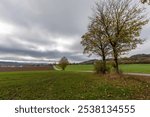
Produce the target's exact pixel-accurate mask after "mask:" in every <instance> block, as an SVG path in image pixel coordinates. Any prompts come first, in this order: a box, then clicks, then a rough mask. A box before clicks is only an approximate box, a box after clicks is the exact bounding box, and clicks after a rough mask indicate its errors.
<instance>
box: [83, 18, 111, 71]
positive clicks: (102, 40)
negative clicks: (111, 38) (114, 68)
mask: <svg viewBox="0 0 150 117" xmlns="http://www.w3.org/2000/svg"><path fill="white" fill-rule="evenodd" d="M90 19H91V20H90V24H89V26H88V32H87V33H85V34H84V35H83V36H82V41H81V44H82V45H83V46H84V53H88V54H89V55H92V54H95V55H98V56H100V57H101V58H102V65H103V69H102V71H99V72H102V73H103V74H105V73H106V57H107V55H108V54H109V52H110V48H109V42H108V40H107V39H106V36H105V35H103V34H101V33H100V32H101V31H102V27H101V26H100V25H98V21H97V18H96V17H91V18H90Z"/></svg>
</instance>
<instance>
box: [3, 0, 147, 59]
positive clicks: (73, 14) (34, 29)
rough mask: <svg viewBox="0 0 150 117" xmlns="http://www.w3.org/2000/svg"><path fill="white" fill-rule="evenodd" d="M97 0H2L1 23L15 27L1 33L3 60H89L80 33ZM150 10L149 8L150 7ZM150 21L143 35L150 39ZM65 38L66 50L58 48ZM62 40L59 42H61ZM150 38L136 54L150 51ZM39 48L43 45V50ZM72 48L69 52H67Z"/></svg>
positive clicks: (81, 33) (83, 31) (83, 29)
mask: <svg viewBox="0 0 150 117" xmlns="http://www.w3.org/2000/svg"><path fill="white" fill-rule="evenodd" d="M95 1H96V0H0V22H5V23H8V24H11V25H12V26H13V27H14V32H13V33H12V34H7V35H1V34H0V40H1V41H0V59H10V60H11V59H16V60H20V58H21V59H22V60H25V58H22V57H23V56H24V57H26V56H27V57H33V58H35V59H38V60H39V59H41V60H42V59H43V58H45V59H56V60H59V59H60V57H62V56H66V57H68V59H70V60H71V61H82V60H87V59H89V58H88V57H87V55H83V54H82V52H83V47H82V45H81V44H80V41H81V36H82V35H83V34H84V33H85V32H86V30H87V25H88V22H89V20H88V16H91V14H92V10H91V8H92V7H93V6H94V2H95ZM148 11H150V9H148ZM149 30H150V24H148V26H146V27H145V28H144V30H143V31H142V37H144V38H147V39H148V38H150V36H149ZM59 39H62V40H63V42H64V43H66V42H67V43H69V44H64V45H63V43H62V46H63V48H64V50H63V51H60V50H57V48H56V47H57V46H59V44H58V41H59ZM59 43H60V42H59ZM148 44H150V41H147V42H146V44H145V45H143V46H140V47H138V48H140V51H139V49H136V50H135V51H133V52H131V54H132V53H133V54H134V53H139V52H143V53H144V52H146V53H148V50H150V48H149V45H148ZM39 48H44V50H40V49H39ZM68 50H69V51H68Z"/></svg>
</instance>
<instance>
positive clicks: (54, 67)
mask: <svg viewBox="0 0 150 117" xmlns="http://www.w3.org/2000/svg"><path fill="white" fill-rule="evenodd" d="M53 69H54V70H56V71H61V69H59V68H57V67H56V66H55V65H53Z"/></svg>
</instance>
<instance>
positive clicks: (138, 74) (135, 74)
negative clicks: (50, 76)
mask: <svg viewBox="0 0 150 117" xmlns="http://www.w3.org/2000/svg"><path fill="white" fill-rule="evenodd" d="M53 68H54V70H57V71H61V69H58V68H57V67H56V66H55V65H53ZM76 72H94V71H76ZM124 74H126V75H133V76H147V77H148V76H149V77H150V74H144V73H124Z"/></svg>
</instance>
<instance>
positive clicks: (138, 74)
mask: <svg viewBox="0 0 150 117" xmlns="http://www.w3.org/2000/svg"><path fill="white" fill-rule="evenodd" d="M124 74H127V75H134V76H149V77H150V74H144V73H124Z"/></svg>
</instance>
